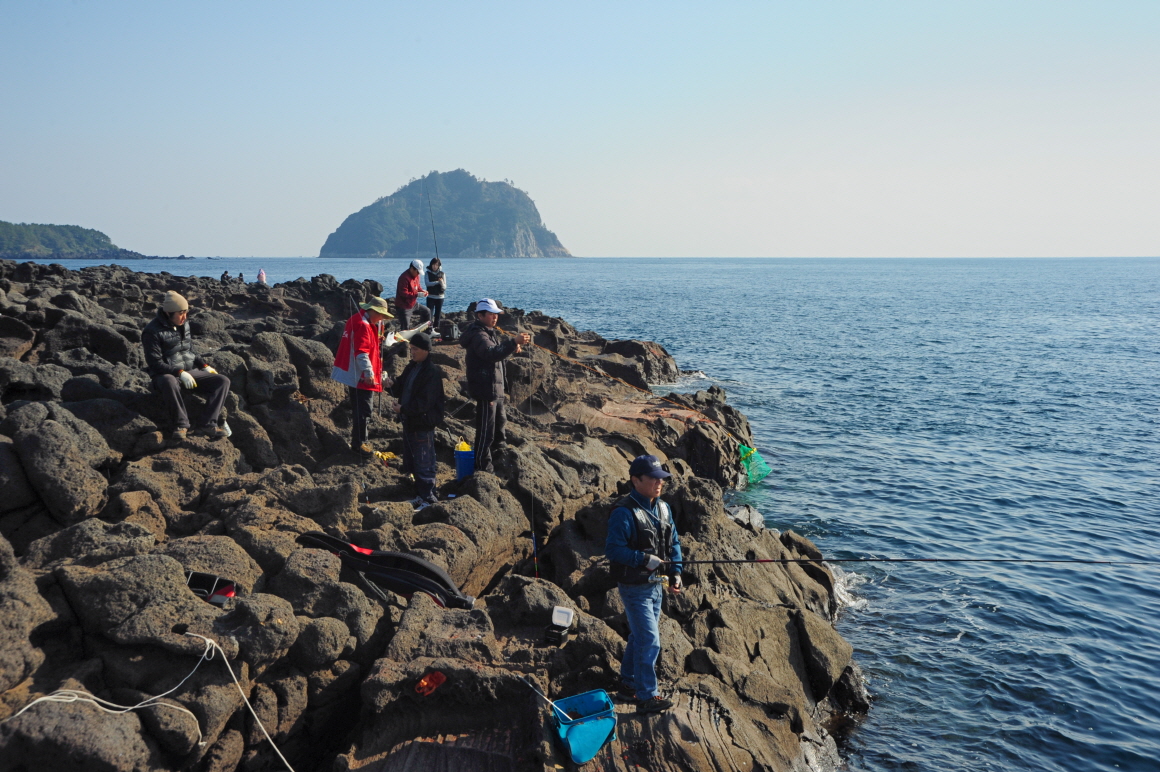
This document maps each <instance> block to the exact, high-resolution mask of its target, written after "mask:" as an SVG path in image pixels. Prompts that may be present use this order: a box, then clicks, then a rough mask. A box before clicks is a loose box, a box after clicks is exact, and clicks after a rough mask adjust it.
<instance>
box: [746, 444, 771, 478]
mask: <svg viewBox="0 0 1160 772" xmlns="http://www.w3.org/2000/svg"><path fill="white" fill-rule="evenodd" d="M739 449H740V451H741V465H742V466H743V467H745V475H746V476H747V477H748V478H749V484H750V485H756V484H757V483H759V482H761V481H762V480H764V479H765V477H766V475H768V474H769V473H770V472H772V471H773V470H772V469H770V468H769V464H767V463H765V459H764V458H762V457H761V454H760V453H758V452H757V449H756V448H751V447H748V446H746V445H741V446H740V448H739Z"/></svg>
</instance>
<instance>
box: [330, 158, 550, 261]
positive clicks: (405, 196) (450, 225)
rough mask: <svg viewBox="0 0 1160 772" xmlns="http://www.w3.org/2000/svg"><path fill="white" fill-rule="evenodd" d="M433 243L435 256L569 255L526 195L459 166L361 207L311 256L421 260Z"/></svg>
mask: <svg viewBox="0 0 1160 772" xmlns="http://www.w3.org/2000/svg"><path fill="white" fill-rule="evenodd" d="M432 221H434V224H433V225H432ZM436 245H438V252H439V254H440V255H441V256H442V257H571V256H572V254H571V253H570V252H569V251H568V250H567V249H565V248H564V245H563V244H561V243H560V240H559V239H558V238H556V234H555V233H553V232H552V231H550V230H548V229H547V228H546V227H544V223H543V221H542V220H541V219H540V212H539V210H538V209H536V204H535V202H533V201H532V199H531V198H530V197H529V196H528V194H527V193H525V192H524V191H522V190H520V189H519V188H516V187H515V186H513V185H511V184H510V183H508V182H488V181H487V180H482V179H479V178H477V177H476V176H474V175H473V174H471V173H469V172H467V171H465V170H463V169H456V170H455V171H451V172H444V173H440V172H431V173H430V174H428V175H427V176H426V177H422V178H420V179H417V180H412V181H411V182H409V183H407V184H406V185H404V186H403V187H401V188H399V189H398V190H397V191H395V192H394V193H393V194H391V195H389V196H385V197H383V198H380V199H379V200H378V201H375V202H374V203H373V204H371V205H369V206H367V207H364V208H363V209H360V210H359V211H357V212H355V213H354V214H352V215H350V216H349V217H347V218H346V220H344V221H343V223H342V225H340V226H339V227H338V229H337V230H336V231H335V232H334V233H332V234H330V236H329V237H328V238H327V239H326V243H325V244H323V245H322V249H321V250H320V251H319V255H318V256H319V257H408V258H410V257H415V256H419V257H422V258H425V259H426V258H430V257H433V256H434V255H435V253H436Z"/></svg>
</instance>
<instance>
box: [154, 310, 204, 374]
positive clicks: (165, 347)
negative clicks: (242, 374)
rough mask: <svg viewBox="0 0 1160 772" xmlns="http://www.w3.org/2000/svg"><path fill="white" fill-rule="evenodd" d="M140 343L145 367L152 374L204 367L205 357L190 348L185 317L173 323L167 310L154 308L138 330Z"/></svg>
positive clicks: (191, 344)
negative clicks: (179, 322) (151, 318)
mask: <svg viewBox="0 0 1160 772" xmlns="http://www.w3.org/2000/svg"><path fill="white" fill-rule="evenodd" d="M141 345H142V346H144V347H145V369H146V370H147V371H148V372H149V375H151V376H152V377H154V378H156V377H157V376H159V375H166V374H168V375H177V374H178V373H179V372H181V371H182V370H196V369H197V368H199V367H205V360H204V359H202V358H201V356H200V355H198V354H195V353H194V351H193V336H192V335H190V333H189V320H188V319H187V320H186V322H185V324H183V325H182V326H181V327H177V326H176V325H174V324H173V322H171V321H169V314H167V313H165V312H164V311H161V310H158V311H157V316H156V317H154V319H153V321H151V322H149V324H147V325H146V326H145V331H144V332H142V333H141Z"/></svg>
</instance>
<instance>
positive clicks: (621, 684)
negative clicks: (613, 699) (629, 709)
mask: <svg viewBox="0 0 1160 772" xmlns="http://www.w3.org/2000/svg"><path fill="white" fill-rule="evenodd" d="M616 696H617V697H619V698H620V699H622V700H626V701H627V702H636V687H635V686H633V685H632V684H630V683H629V682H628V681H625V680H623V679H621V680H620V681H617V682H616Z"/></svg>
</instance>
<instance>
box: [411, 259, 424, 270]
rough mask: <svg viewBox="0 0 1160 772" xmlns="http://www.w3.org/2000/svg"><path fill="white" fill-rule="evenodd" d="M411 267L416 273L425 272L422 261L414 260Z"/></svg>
mask: <svg viewBox="0 0 1160 772" xmlns="http://www.w3.org/2000/svg"><path fill="white" fill-rule="evenodd" d="M411 267H412V268H414V269H415V270H416V271H422V270H423V261H422V260H412V261H411Z"/></svg>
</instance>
